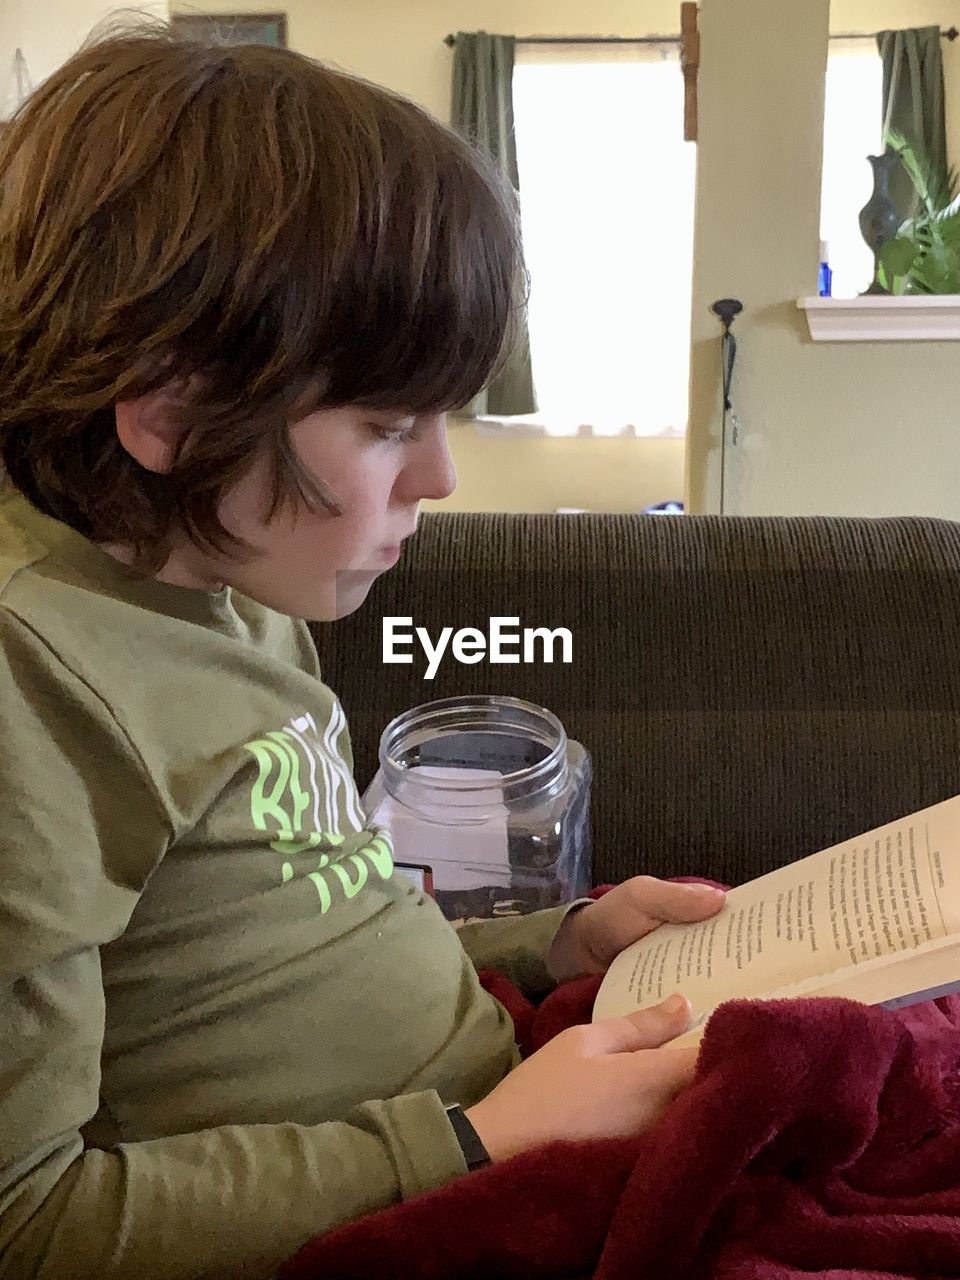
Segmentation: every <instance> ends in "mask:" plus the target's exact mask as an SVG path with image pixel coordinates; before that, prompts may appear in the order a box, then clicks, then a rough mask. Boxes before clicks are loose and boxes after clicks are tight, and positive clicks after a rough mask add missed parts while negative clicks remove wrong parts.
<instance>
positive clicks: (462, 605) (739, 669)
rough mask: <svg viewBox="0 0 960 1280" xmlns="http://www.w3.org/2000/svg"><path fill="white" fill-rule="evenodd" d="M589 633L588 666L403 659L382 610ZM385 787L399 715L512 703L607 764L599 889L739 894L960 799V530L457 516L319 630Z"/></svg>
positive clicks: (430, 528) (330, 676)
mask: <svg viewBox="0 0 960 1280" xmlns="http://www.w3.org/2000/svg"><path fill="white" fill-rule="evenodd" d="M389 615H394V616H407V617H412V618H413V624H414V625H415V626H424V627H426V628H427V630H428V631H429V632H430V634H431V636H433V637H434V638H435V637H436V635H437V633H438V632H439V631H440V629H441V627H444V626H452V627H454V628H455V629H456V628H459V627H465V626H473V627H477V628H479V629H480V630H482V631H486V630H487V628H488V619H489V618H490V617H491V616H497V615H499V616H513V617H519V619H520V626H521V627H539V626H543V627H550V628H551V629H552V628H554V627H561V626H563V627H567V628H569V629H570V631H571V632H572V633H573V639H574V649H573V663H572V664H571V665H561V664H555V665H544V664H538V665H530V666H526V665H516V666H514V665H490V664H488V663H487V662H486V661H484V662H483V663H480V664H477V665H473V666H467V665H461V664H459V663H457V662H456V661H455V660H454V659H453V658H452V657H451V656H449V655H448V656H447V658H446V659H445V660H444V662H443V663H442V664H441V666H440V669H439V671H438V673H437V676H436V678H435V679H434V680H432V681H425V680H424V679H423V671H424V667H425V665H426V661H425V659H424V658H423V655H422V653H421V652H420V651H419V648H418V647H416V646H415V647H414V649H413V655H414V663H413V665H410V666H408V665H384V663H383V661H382V619H383V618H384V616H389ZM315 636H316V639H317V645H318V649H319V652H320V660H321V665H322V669H323V675H324V679H325V680H326V682H327V683H328V684H330V685H331V686H332V687H333V688H334V689H335V690H336V691H337V693H338V694H339V695H340V697H341V700H342V702H343V705H344V708H345V710H346V713H347V717H348V719H349V721H350V725H351V730H352V734H353V742H354V752H355V758H356V773H357V779H358V782H359V783H360V786H361V788H362V787H363V786H364V785H365V784H366V783H367V781H369V779H370V778H371V777H372V775H373V773H374V771H375V769H376V753H377V742H378V739H379V735H380V732H381V730H382V729H383V727H384V725H385V724H386V723H387V721H388V720H389V719H390V718H391V717H392V716H394V715H396V714H397V713H398V712H400V711H402V710H405V709H406V708H408V707H411V706H414V705H416V704H418V703H420V702H425V701H428V700H430V699H433V698H440V697H447V696H451V695H453V694H458V693H477V692H500V693H508V694H512V695H515V696H517V697H521V698H528V699H530V700H531V701H534V702H537V703H539V704H541V705H544V706H547V707H549V708H550V709H551V710H553V711H555V712H556V713H557V714H558V715H559V716H560V718H561V719H562V721H563V722H564V724H565V725H566V727H567V730H568V732H569V733H570V735H571V736H573V737H575V738H578V739H579V740H580V741H581V742H583V743H584V744H585V745H586V746H587V747H588V748H589V750H590V751H591V753H592V755H593V760H594V786H593V848H594V879H595V880H596V881H597V882H602V881H607V880H616V879H622V878H624V877H626V876H628V875H631V874H635V873H638V872H641V871H643V872H648V873H650V874H653V875H671V874H681V873H697V874H701V875H707V876H712V877H715V878H717V879H720V880H723V881H726V882H729V883H739V882H740V881H742V880H745V879H750V878H752V877H754V876H757V875H760V874H762V873H764V872H765V871H769V870H772V869H773V868H774V867H777V866H780V865H782V864H783V863H786V862H789V861H792V860H794V859H796V858H799V857H802V856H803V855H805V854H807V853H811V852H813V851H814V850H815V849H818V848H822V847H824V846H826V845H830V844H833V843H836V842H837V841H839V840H841V839H843V838H845V837H848V836H852V835H855V834H857V833H858V832H860V831H864V830H867V829H868V828H870V827H873V826H876V825H879V824H881V823H883V822H886V821H889V820H891V819H893V818H896V817H899V816H901V815H902V814H905V813H907V812H909V811H911V810H913V809H917V808H920V807H922V806H924V805H928V804H933V803H934V802H936V801H938V800H942V799H945V798H946V797H948V796H951V795H954V794H957V793H960V524H954V523H949V522H945V521H938V520H930V519H920V518H903V519H882V520H870V519H846V518H772V517H762V518H760V517H757V518H733V517H691V516H682V517H678V516H674V517H669V516H666V517H651V516H639V515H638V516H631V515H624V516H619V515H576V516H551V515H510V514H446V513H444V514H440V513H430V514H425V515H423V516H422V517H421V524H420V530H419V531H418V533H417V535H416V537H415V538H414V539H413V540H412V541H411V542H410V543H409V544H408V546H407V549H406V550H405V553H404V558H403V560H402V561H401V563H400V565H398V567H397V568H395V569H394V570H392V571H391V572H390V573H389V574H387V575H385V576H384V577H383V578H381V579H380V580H379V581H378V582H377V584H376V586H375V587H374V589H373V591H372V592H371V594H370V597H369V598H368V600H367V603H366V604H365V606H364V607H363V608H362V609H361V610H360V611H359V612H358V613H356V614H354V615H353V616H352V617H350V618H347V619H344V620H342V621H341V622H338V623H336V624H332V625H326V624H324V625H320V626H318V627H316V628H315Z"/></svg>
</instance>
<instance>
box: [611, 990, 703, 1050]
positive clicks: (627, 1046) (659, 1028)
mask: <svg viewBox="0 0 960 1280" xmlns="http://www.w3.org/2000/svg"><path fill="white" fill-rule="evenodd" d="M689 1025H690V1002H689V1000H687V999H686V997H685V996H681V995H674V996H671V997H670V999H669V1000H664V1002H663V1003H662V1004H658V1005H654V1006H653V1008H652V1009H639V1010H638V1011H637V1012H636V1013H628V1014H627V1015H626V1017H623V1018H605V1019H604V1020H603V1021H602V1022H595V1023H594V1025H593V1026H592V1027H591V1028H590V1031H591V1039H592V1042H593V1048H595V1049H596V1051H597V1052H599V1053H635V1052H636V1051H637V1050H638V1049H658V1048H659V1047H660V1046H661V1045H662V1044H666V1043H667V1041H669V1040H673V1039H674V1038H675V1037H676V1036H679V1035H682V1034H683V1032H684V1031H686V1029H687V1027H688V1026H689Z"/></svg>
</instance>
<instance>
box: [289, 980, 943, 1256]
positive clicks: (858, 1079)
mask: <svg viewBox="0 0 960 1280" xmlns="http://www.w3.org/2000/svg"><path fill="white" fill-rule="evenodd" d="M489 985H490V988H491V990H493V992H494V994H495V995H497V996H498V998H500V999H502V1000H503V1001H504V1003H505V1004H507V1006H508V1007H509V1008H510V1009H511V1012H512V1013H513V1014H514V1017H515V1020H516V1022H517V1027H518V1036H519V1037H520V1039H521V1042H522V1043H523V1044H524V1046H525V1047H526V1048H527V1049H529V1048H532V1047H535V1046H536V1045H538V1044H541V1043H543V1042H544V1041H545V1040H546V1039H548V1038H549V1037H550V1035H551V1034H555V1032H556V1031H557V1030H559V1029H560V1028H561V1027H562V1026H565V1025H568V1024H569V1023H571V1022H574V1021H585V1020H586V1019H587V1018H588V1017H589V1011H590V1007H591V1004H592V1000H593V995H594V993H595V991H596V987H597V985H598V983H597V980H596V979H586V980H584V981H582V982H579V983H572V984H570V985H569V986H567V987H564V988H561V989H560V990H559V991H557V992H555V993H554V994H553V995H552V996H551V997H550V998H549V999H548V1000H547V1001H546V1002H545V1003H544V1004H543V1005H542V1006H541V1007H540V1008H539V1009H537V1010H534V1009H532V1008H531V1007H530V1006H529V1005H528V1004H527V1003H526V1002H525V1001H524V1000H523V998H522V997H521V996H519V993H517V992H516V991H514V990H512V989H511V988H510V987H509V984H506V985H504V979H502V978H496V979H492V980H491V981H490V982H489ZM813 1274H815V1275H816V1277H817V1280H841V1278H843V1280H853V1278H854V1277H856V1278H857V1280H894V1277H921V1276H922V1277H924V1278H925V1280H936V1278H938V1277H947V1276H951V1277H960V997H957V996H953V997H950V998H949V999H945V1000H939V1001H937V1002H936V1003H935V1004H925V1005H918V1006H915V1007H914V1008H912V1009H907V1010H903V1011H901V1012H899V1013H890V1012H888V1011H886V1010H884V1009H879V1008H873V1009H870V1008H865V1007H863V1006H860V1005H856V1004H852V1003H848V1002H846V1001H842V1000H802V1001H800V1000H797V1001H778V1002H771V1003H766V1004H765V1003H760V1002H749V1001H739V1002H734V1003H731V1004H728V1005H725V1006H724V1007H723V1008H721V1009H720V1010H719V1012H718V1013H717V1014H716V1015H715V1016H714V1018H713V1019H712V1021H711V1023H710V1025H709V1028H708V1030H707V1033H706V1035H705V1037H704V1040H703V1045H702V1049H701V1054H700V1060H699V1067H698V1075H697V1079H696V1081H695V1083H694V1084H693V1085H692V1087H691V1088H690V1089H689V1090H687V1091H686V1092H685V1093H684V1094H682V1095H681V1097H680V1098H679V1099H678V1100H677V1102H676V1103H674V1105H673V1106H672V1108H671V1109H670V1110H669V1111H668V1113H667V1114H666V1115H665V1116H664V1118H663V1119H662V1120H661V1122H660V1124H659V1125H658V1126H657V1128H656V1129H655V1130H654V1131H653V1132H652V1133H649V1134H647V1135H645V1136H644V1137H642V1138H637V1139H629V1140H628V1139H624V1140H616V1141H602V1142H599V1141H598V1142H592V1143H577V1144H573V1143H557V1144H554V1145H553V1146H550V1147H544V1148H541V1149H540V1150H537V1151H531V1152H527V1153H526V1154H525V1155H522V1156H518V1157H516V1158H514V1159H513V1160H510V1161H506V1162H504V1163H502V1164H498V1165H494V1166H491V1167H490V1168H488V1169H485V1170H482V1171H481V1172H479V1173H474V1174H471V1175H469V1176H468V1177H465V1178H462V1179H459V1180H458V1181H456V1182H453V1183H451V1184H449V1185H448V1186H446V1187H443V1188H441V1189H440V1190H438V1191H434V1192H431V1193H430V1194H429V1195H425V1196H421V1197H419V1198H418V1199H416V1200H411V1201H407V1202H406V1203H404V1204H400V1205H397V1206H396V1207H394V1208H391V1209H386V1210H384V1211H382V1212H381V1213H377V1214H374V1215H372V1216H371V1217H369V1218H366V1219H363V1220H361V1221H359V1222H356V1223H353V1224H351V1225H349V1226H346V1227H343V1228H341V1229H340V1230H338V1231H335V1232H332V1233H331V1234H330V1235H327V1236H325V1237H322V1238H320V1239H318V1240H315V1241H313V1242H312V1243H310V1244H308V1245H307V1246H305V1247H304V1249H302V1250H301V1251H300V1253H299V1254H298V1255H297V1256H296V1258H294V1259H293V1260H292V1261H291V1262H290V1263H288V1264H287V1266H286V1267H285V1268H284V1269H283V1271H282V1272H281V1277H280V1280H321V1277H322V1280H387V1278H388V1277H389V1278H390V1280H414V1278H415V1280H458V1278H459V1280H481V1278H482V1280H514V1278H516V1280H586V1278H587V1277H593V1278H594V1280H680V1278H681V1277H682V1278H683V1280H688V1278H689V1280H700V1278H701V1277H702V1278H704V1280H705V1278H706V1277H710V1278H711V1280H788V1278H790V1280H800V1278H801V1277H810V1276H811V1275H813Z"/></svg>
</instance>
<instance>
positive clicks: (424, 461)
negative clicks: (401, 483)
mask: <svg viewBox="0 0 960 1280" xmlns="http://www.w3.org/2000/svg"><path fill="white" fill-rule="evenodd" d="M424 444H425V445H426V448H425V449H424V453H423V455H422V456H421V458H420V459H419V462H420V466H419V467H417V474H416V481H415V484H416V488H417V498H418V499H422V498H430V499H431V500H433V501H439V500H440V499H442V498H449V497H450V495H451V493H453V491H454V489H456V487H457V470H456V467H455V466H454V465H453V458H452V457H451V456H450V446H449V444H448V442H447V426H446V421H445V420H444V419H443V418H440V419H438V420H437V425H436V430H435V431H432V432H430V434H429V436H428V438H427V440H426V441H424Z"/></svg>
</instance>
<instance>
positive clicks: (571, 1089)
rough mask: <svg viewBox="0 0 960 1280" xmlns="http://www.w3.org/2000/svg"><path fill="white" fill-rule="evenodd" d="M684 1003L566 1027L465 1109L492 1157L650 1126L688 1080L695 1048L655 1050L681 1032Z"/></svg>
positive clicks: (675, 1000)
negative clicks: (554, 1142) (560, 1139)
mask: <svg viewBox="0 0 960 1280" xmlns="http://www.w3.org/2000/svg"><path fill="white" fill-rule="evenodd" d="M689 1021H690V1006H689V1004H688V1003H687V1001H686V1000H685V999H684V998H683V997H682V996H671V997H670V999H669V1000H665V1001H664V1002H663V1004H659V1005H657V1006H656V1007H655V1008H652V1009H642V1010H640V1011H639V1012H637V1013H631V1014H628V1015H627V1017H625V1018H608V1019H605V1020H604V1021H603V1022H595V1023H593V1024H592V1025H591V1026H584V1027H570V1028H569V1029H568V1030H566V1031H562V1032H561V1033H560V1035H558V1036H556V1037H555V1039H553V1040H551V1041H550V1043H549V1044H547V1045H545V1046H544V1047H543V1048H542V1049H540V1050H539V1051H538V1052H537V1053H535V1054H533V1056H532V1057H530V1058H528V1059H527V1060H526V1062H522V1063H521V1064H520V1066H519V1067H517V1068H516V1070H514V1071H511V1072H510V1074H509V1075H508V1076H507V1077H506V1079H504V1080H503V1081H501V1083H500V1084H498V1085H497V1087H496V1088H495V1089H494V1090H493V1092H492V1093H490V1094H488V1095H487V1097H485V1098H484V1099H483V1101H482V1102H478V1103H477V1105H476V1106H474V1107H471V1108H470V1110H469V1111H468V1112H467V1113H466V1114H467V1118H468V1119H469V1120H470V1122H471V1124H472V1125H473V1127H474V1128H475V1129H476V1131H477V1134H478V1135H479V1138H480V1141H481V1142H482V1143H483V1145H484V1146H485V1147H486V1149H487V1151H488V1153H489V1155H490V1158H491V1159H492V1160H495V1161H496V1160H505V1159H507V1158H508V1157H510V1156H513V1155H517V1153H518V1152H520V1151H526V1150H528V1149H529V1148H530V1147H538V1146H541V1145H542V1144H543V1143H545V1142H553V1141H555V1140H556V1139H559V1138H567V1139H570V1140H577V1139H582V1138H615V1137H631V1136H633V1135H635V1134H639V1133H643V1132H644V1131H645V1130H646V1129H649V1128H650V1127H651V1126H652V1125H653V1124H654V1123H655V1122H656V1121H657V1120H658V1119H659V1118H660V1116H661V1115H662V1113H663V1112H664V1111H665V1110H666V1108H667V1107H668V1106H669V1104H670V1103H671V1102H672V1101H673V1099H674V1098H675V1097H676V1095H677V1094H678V1093H679V1092H680V1091H681V1090H682V1089H684V1088H686V1086H687V1085H688V1084H689V1083H690V1081H691V1080H692V1079H693V1075H694V1069H695V1066H696V1061H697V1050H696V1049H670V1048H660V1047H659V1046H661V1045H664V1044H665V1043H666V1041H668V1040H671V1039H673V1037H674V1036H677V1035H680V1034H681V1032H683V1031H685V1030H686V1028H687V1026H688V1024H689Z"/></svg>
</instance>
